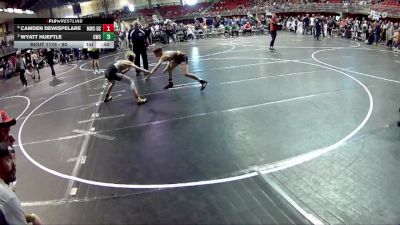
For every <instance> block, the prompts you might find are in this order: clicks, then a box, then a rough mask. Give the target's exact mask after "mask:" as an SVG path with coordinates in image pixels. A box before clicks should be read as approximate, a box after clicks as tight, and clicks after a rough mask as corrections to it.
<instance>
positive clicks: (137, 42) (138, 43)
mask: <svg viewBox="0 0 400 225" xmlns="http://www.w3.org/2000/svg"><path fill="white" fill-rule="evenodd" d="M133 27H134V28H133V29H134V30H133V31H132V34H131V40H132V50H133V52H134V53H135V55H136V57H135V65H136V66H137V67H140V56H142V61H143V67H144V68H145V69H146V70H148V69H149V63H148V61H147V52H146V44H145V42H146V34H145V32H144V31H143V30H142V29H140V23H139V21H135V22H133ZM136 75H137V76H139V75H140V70H136Z"/></svg>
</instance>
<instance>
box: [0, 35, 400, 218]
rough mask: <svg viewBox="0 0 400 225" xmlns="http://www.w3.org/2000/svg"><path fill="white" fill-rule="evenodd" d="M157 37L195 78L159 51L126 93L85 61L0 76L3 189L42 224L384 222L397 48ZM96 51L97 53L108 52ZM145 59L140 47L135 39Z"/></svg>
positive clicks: (394, 169)
mask: <svg viewBox="0 0 400 225" xmlns="http://www.w3.org/2000/svg"><path fill="white" fill-rule="evenodd" d="M269 40H270V37H266V36H253V37H240V38H233V39H207V40H199V41H194V42H188V43H180V44H171V45H169V46H164V49H176V50H181V51H185V52H187V54H188V56H189V57H190V62H189V63H190V70H191V71H193V72H194V73H196V74H197V75H198V76H200V77H202V78H204V79H206V80H207V81H208V82H209V85H208V86H207V88H206V89H205V91H204V92H200V87H199V85H198V84H197V83H196V82H194V81H192V80H190V79H187V78H185V77H183V76H182V75H181V74H182V72H181V70H180V69H179V68H178V70H177V71H175V73H174V84H175V88H174V89H172V90H169V91H164V90H163V89H162V88H163V87H164V86H165V85H166V84H167V77H166V75H165V74H162V70H163V68H164V66H162V67H161V68H160V69H159V71H158V72H157V73H156V74H155V75H154V76H153V77H152V79H150V81H147V82H145V81H144V80H142V78H143V77H136V75H135V72H134V71H132V72H129V73H128V75H130V76H131V77H134V78H135V79H138V80H137V83H136V85H137V86H138V87H139V89H140V92H141V93H142V94H143V95H145V96H146V97H148V99H149V102H148V103H147V104H145V105H141V106H137V105H136V103H135V102H134V100H133V98H132V97H131V95H130V91H129V87H128V86H127V85H124V84H122V83H119V84H118V86H116V87H115V88H114V89H113V97H114V98H113V101H111V102H109V103H106V104H104V103H103V102H102V100H103V99H104V90H105V84H106V80H105V79H104V74H101V75H99V74H97V75H94V74H93V73H92V71H91V69H90V68H91V67H90V64H89V63H88V62H73V63H72V64H65V65H57V66H56V72H57V77H56V79H52V78H51V75H50V71H49V68H45V69H43V70H42V71H41V73H42V80H41V81H40V82H34V81H32V80H31V79H30V78H29V79H28V82H29V84H30V85H31V86H30V87H29V88H28V89H26V90H21V86H22V85H21V84H20V81H19V78H18V77H14V78H12V79H10V80H8V81H7V82H4V81H2V82H1V83H0V96H1V97H0V106H1V108H5V109H6V110H7V111H8V113H9V114H10V115H11V116H13V117H18V122H17V125H16V126H15V127H13V128H12V131H11V133H13V134H14V136H16V137H18V138H17V142H18V143H17V145H16V151H17V177H18V178H17V179H18V180H17V181H18V182H17V195H18V196H19V198H20V200H21V202H22V204H23V207H24V209H25V210H26V211H27V212H35V213H37V214H38V215H40V216H41V218H42V220H43V221H44V222H45V223H51V224H135V223H138V224H195V223H196V224H271V223H275V224H298V223H310V224H317V223H325V224H337V223H344V224H356V223H359V224H366V223H368V224H383V223H385V224H398V223H399V222H400V203H399V202H400V189H399V188H398V187H399V184H400V173H399V172H398V171H399V170H400V163H399V161H400V129H399V128H397V126H396V123H397V120H398V119H399V117H400V115H399V113H398V110H399V107H400V102H399V96H400V88H399V85H400V71H399V68H400V58H399V55H395V54H394V53H392V52H388V51H386V50H384V49H383V48H375V47H371V46H366V45H364V44H363V43H357V42H353V41H349V40H342V39H328V38H326V39H324V40H322V41H314V40H313V39H312V37H310V36H302V35H298V36H293V35H292V34H290V33H282V32H281V33H279V34H278V38H277V42H276V49H277V51H275V52H270V51H269V50H268V49H267V45H268V43H269ZM123 55H124V52H122V51H121V52H115V53H114V54H110V55H102V57H101V59H100V67H101V68H102V69H105V68H106V66H107V65H108V64H110V63H112V62H114V61H115V60H118V59H121V58H123ZM148 55H149V61H150V63H151V66H150V67H152V66H154V64H155V62H156V59H155V58H154V56H153V54H152V53H151V49H150V50H149V52H148Z"/></svg>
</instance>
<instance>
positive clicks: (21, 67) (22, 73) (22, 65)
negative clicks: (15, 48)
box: [15, 53, 28, 88]
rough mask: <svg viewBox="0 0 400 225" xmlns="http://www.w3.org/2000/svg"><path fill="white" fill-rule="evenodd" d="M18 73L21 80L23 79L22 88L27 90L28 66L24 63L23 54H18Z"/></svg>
mask: <svg viewBox="0 0 400 225" xmlns="http://www.w3.org/2000/svg"><path fill="white" fill-rule="evenodd" d="M15 67H16V69H17V72H19V79H21V83H22V86H25V88H27V87H28V82H27V81H26V77H25V70H26V65H25V62H24V59H23V57H22V56H21V54H20V53H19V54H17V63H16V65H15Z"/></svg>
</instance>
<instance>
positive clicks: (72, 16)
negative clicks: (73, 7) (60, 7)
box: [65, 15, 78, 18]
mask: <svg viewBox="0 0 400 225" xmlns="http://www.w3.org/2000/svg"><path fill="white" fill-rule="evenodd" d="M65 18H78V17H77V16H75V15H67V16H65Z"/></svg>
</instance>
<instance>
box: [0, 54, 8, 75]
mask: <svg viewBox="0 0 400 225" xmlns="http://www.w3.org/2000/svg"><path fill="white" fill-rule="evenodd" d="M1 68H3V79H7V69H8V62H7V59H5V58H2V59H1Z"/></svg>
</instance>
